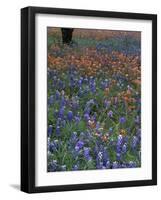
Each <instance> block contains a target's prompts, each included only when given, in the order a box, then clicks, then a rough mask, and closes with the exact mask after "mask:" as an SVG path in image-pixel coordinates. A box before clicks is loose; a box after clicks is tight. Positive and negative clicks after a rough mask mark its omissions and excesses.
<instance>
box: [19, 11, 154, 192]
mask: <svg viewBox="0 0 161 200" xmlns="http://www.w3.org/2000/svg"><path fill="white" fill-rule="evenodd" d="M38 13H41V14H60V15H72V16H73V17H74V16H90V17H108V18H123V19H138V20H151V21H152V179H150V180H138V181H124V182H107V183H104V182H103V183H90V184H76V185H60V186H42V187H36V186H35V170H36V169H35V120H36V119H35V91H36V88H35V15H36V14H38ZM156 184H157V15H154V14H139V13H123V12H107V11H96V10H75V9H60V8H45V7H26V8H22V9H21V190H22V191H24V192H27V193H37V192H55V191H68V190H85V189H101V188H117V187H131V186H147V185H156Z"/></svg>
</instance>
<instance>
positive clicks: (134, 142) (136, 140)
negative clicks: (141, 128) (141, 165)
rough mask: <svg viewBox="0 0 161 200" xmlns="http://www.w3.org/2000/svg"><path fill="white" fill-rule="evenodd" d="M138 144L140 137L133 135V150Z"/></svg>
mask: <svg viewBox="0 0 161 200" xmlns="http://www.w3.org/2000/svg"><path fill="white" fill-rule="evenodd" d="M137 144H138V138H137V137H136V136H133V137H132V141H131V147H132V149H133V150H135V149H136V146H137Z"/></svg>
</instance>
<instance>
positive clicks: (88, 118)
mask: <svg viewBox="0 0 161 200" xmlns="http://www.w3.org/2000/svg"><path fill="white" fill-rule="evenodd" d="M84 119H85V120H86V121H88V120H90V116H89V114H88V113H85V114H84Z"/></svg>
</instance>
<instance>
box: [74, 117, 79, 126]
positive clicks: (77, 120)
mask: <svg viewBox="0 0 161 200" xmlns="http://www.w3.org/2000/svg"><path fill="white" fill-rule="evenodd" d="M74 119H75V122H76V123H77V124H78V123H79V122H80V120H81V117H79V116H75V117H74Z"/></svg>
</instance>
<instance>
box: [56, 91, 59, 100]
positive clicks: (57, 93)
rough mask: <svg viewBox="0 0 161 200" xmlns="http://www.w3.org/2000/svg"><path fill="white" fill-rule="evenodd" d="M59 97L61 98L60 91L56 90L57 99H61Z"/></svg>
mask: <svg viewBox="0 0 161 200" xmlns="http://www.w3.org/2000/svg"><path fill="white" fill-rule="evenodd" d="M59 98H60V92H59V91H58V90H56V92H55V99H56V100H59Z"/></svg>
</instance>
